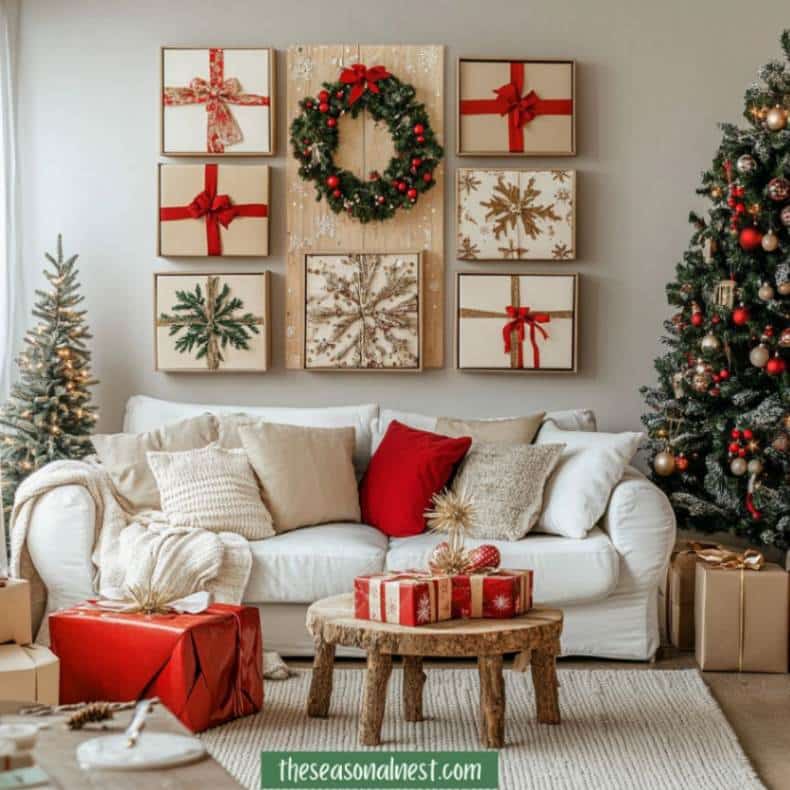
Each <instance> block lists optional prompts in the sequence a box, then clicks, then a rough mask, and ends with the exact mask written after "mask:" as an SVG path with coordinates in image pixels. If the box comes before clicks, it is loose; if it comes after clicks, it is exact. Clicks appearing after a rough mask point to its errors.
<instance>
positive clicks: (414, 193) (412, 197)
mask: <svg viewBox="0 0 790 790" xmlns="http://www.w3.org/2000/svg"><path fill="white" fill-rule="evenodd" d="M406 196H407V197H408V198H409V200H416V199H417V190H416V189H415V188H414V187H412V188H411V189H410V190H409V191H408V192H407V193H406Z"/></svg>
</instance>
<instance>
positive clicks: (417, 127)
mask: <svg viewBox="0 0 790 790" xmlns="http://www.w3.org/2000/svg"><path fill="white" fill-rule="evenodd" d="M424 131H425V127H424V126H423V125H422V124H421V123H415V124H414V134H422V133H423V132H424Z"/></svg>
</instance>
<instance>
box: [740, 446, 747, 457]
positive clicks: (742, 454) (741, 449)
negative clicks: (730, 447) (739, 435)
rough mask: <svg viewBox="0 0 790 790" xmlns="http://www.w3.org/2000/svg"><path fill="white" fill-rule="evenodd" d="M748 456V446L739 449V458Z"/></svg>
mask: <svg viewBox="0 0 790 790" xmlns="http://www.w3.org/2000/svg"><path fill="white" fill-rule="evenodd" d="M745 457H746V448H745V447H741V448H739V449H738V458H745Z"/></svg>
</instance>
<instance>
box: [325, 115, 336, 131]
mask: <svg viewBox="0 0 790 790" xmlns="http://www.w3.org/2000/svg"><path fill="white" fill-rule="evenodd" d="M326 125H327V126H328V127H329V128H330V129H334V128H335V127H336V126H337V118H327V119H326Z"/></svg>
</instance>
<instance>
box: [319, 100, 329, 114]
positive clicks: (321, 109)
mask: <svg viewBox="0 0 790 790" xmlns="http://www.w3.org/2000/svg"><path fill="white" fill-rule="evenodd" d="M318 110H319V112H329V105H328V104H327V103H326V102H325V101H322V102H321V104H319V105H318Z"/></svg>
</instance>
